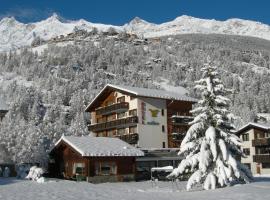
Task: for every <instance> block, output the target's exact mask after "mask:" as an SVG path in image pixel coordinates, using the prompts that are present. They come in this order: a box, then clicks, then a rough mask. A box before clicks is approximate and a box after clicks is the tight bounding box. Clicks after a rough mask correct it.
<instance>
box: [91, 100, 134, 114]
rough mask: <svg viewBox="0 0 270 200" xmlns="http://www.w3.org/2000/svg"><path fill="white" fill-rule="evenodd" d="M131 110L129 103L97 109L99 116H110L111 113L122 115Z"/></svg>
mask: <svg viewBox="0 0 270 200" xmlns="http://www.w3.org/2000/svg"><path fill="white" fill-rule="evenodd" d="M128 109H129V103H127V102H120V103H116V104H112V105H109V106H105V107H101V108H97V109H96V114H97V115H108V114H111V113H120V112H124V111H127V110H128Z"/></svg>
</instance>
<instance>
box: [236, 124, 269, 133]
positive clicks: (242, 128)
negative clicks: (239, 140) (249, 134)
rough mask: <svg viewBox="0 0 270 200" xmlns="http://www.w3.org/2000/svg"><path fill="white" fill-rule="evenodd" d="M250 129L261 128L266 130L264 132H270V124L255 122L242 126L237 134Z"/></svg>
mask: <svg viewBox="0 0 270 200" xmlns="http://www.w3.org/2000/svg"><path fill="white" fill-rule="evenodd" d="M250 128H259V129H264V130H270V123H267V124H266V123H264V124H263V123H255V122H250V123H248V124H246V125H244V126H242V127H241V128H240V129H239V130H238V131H237V133H241V132H242V131H245V130H247V129H250Z"/></svg>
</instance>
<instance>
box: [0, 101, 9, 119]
mask: <svg viewBox="0 0 270 200" xmlns="http://www.w3.org/2000/svg"><path fill="white" fill-rule="evenodd" d="M7 112H8V106H7V104H6V103H5V101H4V100H3V99H1V98H0V122H1V121H2V119H3V118H4V117H5V115H6V113H7Z"/></svg>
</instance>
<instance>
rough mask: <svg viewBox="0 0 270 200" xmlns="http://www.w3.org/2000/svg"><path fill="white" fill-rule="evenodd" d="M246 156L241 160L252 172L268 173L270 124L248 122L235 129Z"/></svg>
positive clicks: (269, 162)
mask: <svg viewBox="0 0 270 200" xmlns="http://www.w3.org/2000/svg"><path fill="white" fill-rule="evenodd" d="M237 134H238V135H240V137H241V139H242V141H243V145H242V150H243V152H244V153H245V154H246V156H247V157H246V158H241V162H242V163H243V164H245V165H246V166H248V167H249V168H250V169H251V172H252V174H253V175H254V174H270V124H259V123H248V124H247V125H245V126H243V127H242V128H240V129H239V130H238V131H237Z"/></svg>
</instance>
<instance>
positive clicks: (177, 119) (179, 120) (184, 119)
mask: <svg viewBox="0 0 270 200" xmlns="http://www.w3.org/2000/svg"><path fill="white" fill-rule="evenodd" d="M171 119H172V123H173V125H188V123H189V122H191V121H192V120H193V119H194V117H192V116H180V115H173V116H172V117H171Z"/></svg>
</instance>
